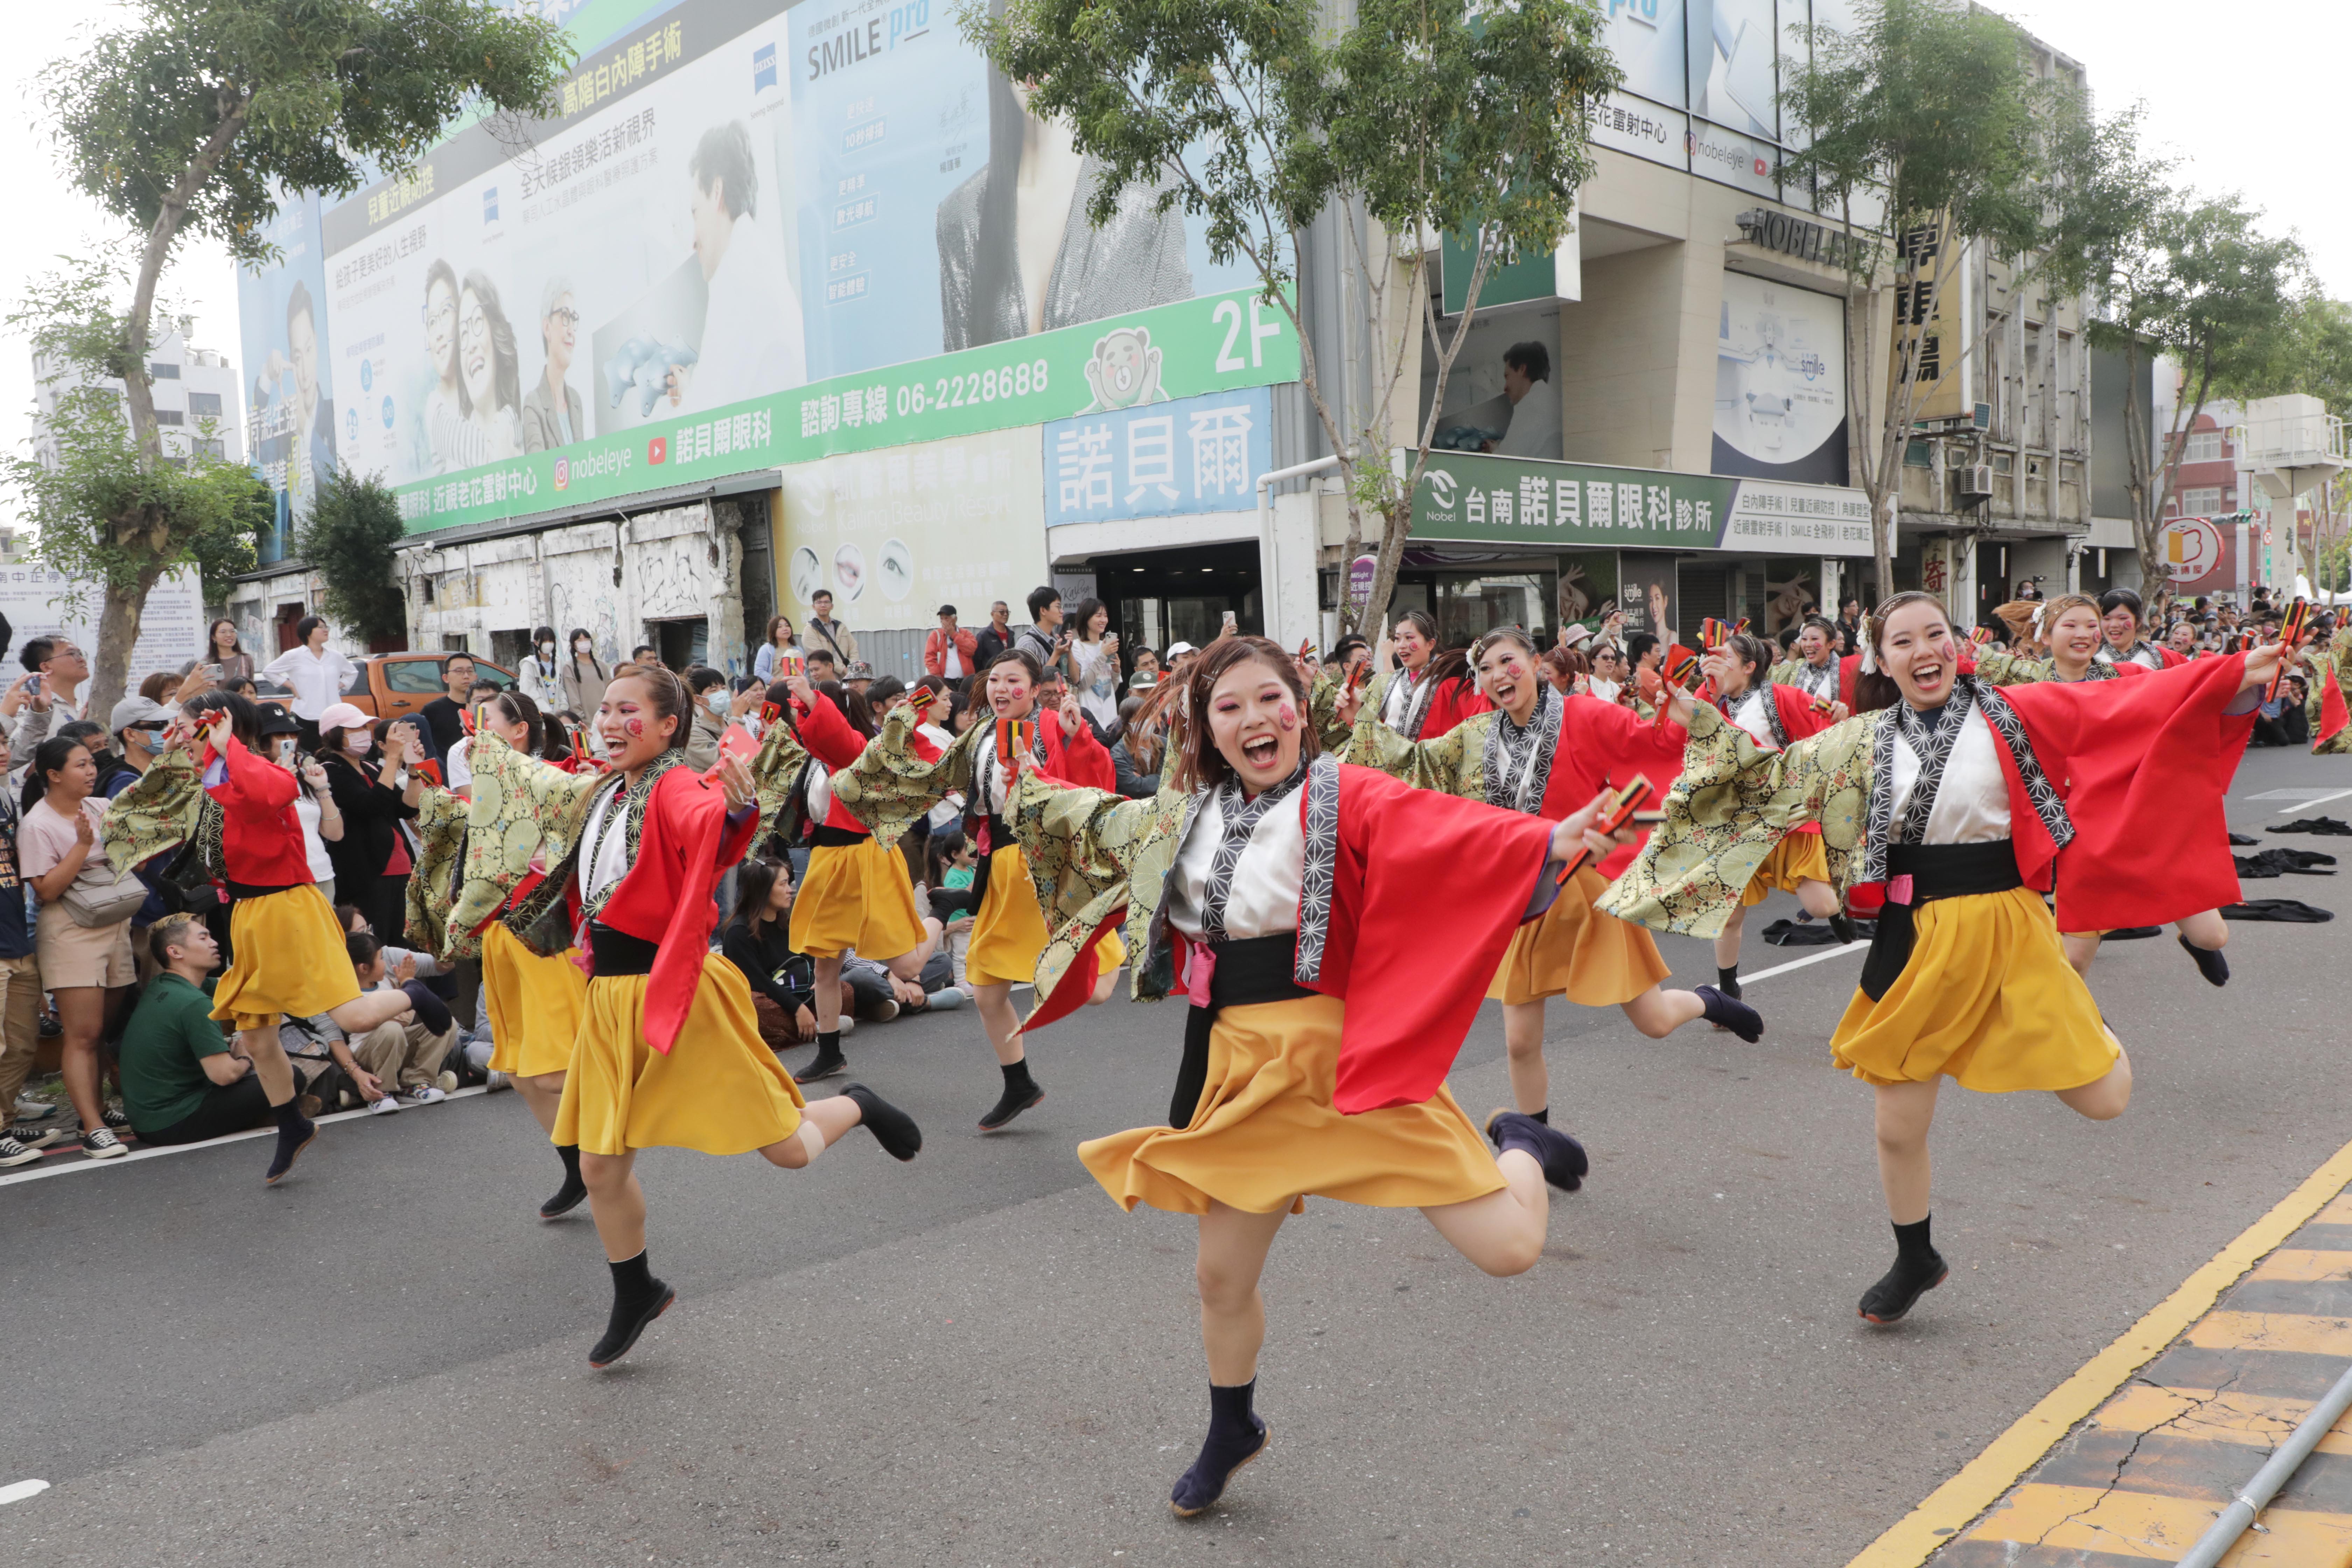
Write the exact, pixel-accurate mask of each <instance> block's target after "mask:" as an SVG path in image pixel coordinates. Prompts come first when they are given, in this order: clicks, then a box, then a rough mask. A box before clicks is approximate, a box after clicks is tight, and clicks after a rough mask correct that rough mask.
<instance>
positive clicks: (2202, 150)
mask: <svg viewBox="0 0 2352 1568" xmlns="http://www.w3.org/2000/svg"><path fill="white" fill-rule="evenodd" d="M1996 8H1997V9H2000V10H2002V11H2004V12H2006V13H2007V14H2008V15H2009V16H2012V17H2014V18H2015V19H2016V20H2017V21H2018V22H2019V23H2021V25H2023V26H2026V27H2028V28H2030V29H2032V31H2033V32H2034V33H2036V34H2037V35H2039V36H2040V37H2042V38H2043V39H2044V40H2045V41H2047V42H2048V43H2050V44H2052V45H2053V46H2054V47H2057V48H2058V49H2059V50H2061V51H2062V52H2063V53H2066V54H2069V55H2071V56H2073V57H2074V58H2076V59H2078V60H2081V61H2082V62H2083V64H2084V67H2085V68H2087V70H2088V71H2089V73H2090V79H2091V84H2092V87H2093V89H2095V92H2096V93H2097V96H2098V101H2099V105H2100V107H2101V108H2102V109H2103V110H2116V109H2118V108H2121V107H2122V106H2123V105H2125V104H2127V103H2129V102H2131V101H2133V100H2146V101H2147V104H2148V108H2149V111H2150V113H2149V119H2148V128H2149V132H2150V134H2151V136H2152V138H2153V139H2154V140H2155V141H2157V142H2159V143H2162V144H2164V145H2167V146H2168V147H2169V148H2171V149H2172V150H2173V151H2174V152H2176V153H2179V155H2180V156H2181V157H2182V158H2183V159H2184V160H2185V166H2184V168H2183V170H2182V173H2181V174H2179V176H2178V178H2179V179H2181V180H2183V181H2185V182H2186V183H2187V184H2191V185H2194V186H2195V187H2197V188H2199V189H2200V190H2206V191H2222V190H2230V189H2236V190H2240V191H2242V192H2244V193H2245V195H2247V197H2248V198H2249V199H2250V200H2251V201H2252V202H2253V203H2254V205H2257V206H2259V207H2261V208H2262V209H2263V211H2264V212H2265V213H2267V214H2268V216H2269V220H2270V223H2271V224H2272V226H2273V227H2275V228H2279V229H2292V230H2294V231H2295V232H2296V233H2298V234H2299V235H2300V236H2301V237H2302V239H2303V242H2304V244H2305V247H2307V248H2308V249H2309V251H2310V253H2311V257H2312V262H2313V265H2314V268H2315V270H2316V271H2317V273H2318V275H2319V278H2320V279H2321V281H2322V282H2323V283H2324V284H2325V285H2326V288H2327V289H2328V291H2329V292H2330V293H2331V294H2333V295H2335V296H2336V297H2337V298H2339V299H2352V203H2347V201H2346V200H2345V199H2344V196H2343V195H2342V192H2341V190H2340V188H2339V187H2338V186H2337V185H2336V178H2337V177H2338V175H2339V173H2340V159H2341V156H2342V154H2341V153H2340V151H2339V149H2340V146H2341V136H2340V133H2339V126H2340V124H2341V117H2342V111H2341V109H2340V107H2339V106H2338V105H2336V103H2335V102H2334V100H2333V91H2332V89H2330V88H2329V87H2328V81H2329V79H2330V77H2331V75H2332V74H2333V72H2334V71H2335V70H2336V68H2338V66H2339V63H2340V61H2341V60H2342V59H2343V58H2344V57H2345V55H2346V53H2347V45H2352V10H2347V8H2346V7H2344V6H2343V5H2339V4H2336V3H2333V0H2284V4H2279V5H2270V6H2267V7H2263V8H2259V9H2254V10H2242V9H2236V8H2230V7H2223V6H2219V5H2211V4H2202V5H2189V4H2188V3H2187V0H2064V3H2063V4H2060V3H2059V0H2027V3H2024V4H2011V5H2000V6H1998V7H1996ZM109 14H110V7H105V6H101V5H91V4H79V5H26V7H25V9H24V10H23V11H21V12H18V13H16V23H15V25H14V26H13V27H12V28H11V34H12V37H14V39H15V42H14V44H13V45H12V46H11V47H10V49H9V51H8V56H7V59H8V64H7V66H6V67H5V68H0V79H5V82H6V84H7V89H8V91H9V94H10V100H9V101H8V103H7V105H6V108H7V109H11V110H15V112H0V212H5V214H6V215H7V223H6V233H5V237H0V302H5V303H6V304H8V305H11V306H13V305H14V303H15V301H16V299H17V298H18V297H19V296H20V295H21V293H22V292H23V289H24V286H25V283H26V280H27V279H30V278H32V277H34V276H37V274H39V273H40V272H42V271H44V270H46V269H47V268H51V267H54V266H55V265H56V262H55V259H54V258H55V257H56V256H57V255H58V253H59V252H79V251H83V250H86V249H88V248H89V247H94V246H97V245H100V244H104V243H107V242H109V241H113V240H120V239H122V238H123V237H124V235H123V231H122V230H121V228H120V227H119V226H114V225H111V224H110V222H109V221H108V220H107V219H106V218H105V217H104V216H102V215H101V214H100V212H99V211H98V209H97V208H96V207H95V206H93V205H91V204H90V203H89V201H88V200H87V199H85V198H84V197H82V196H81V195H79V194H78V193H76V192H74V191H72V190H71V189H69V188H68V187H67V185H66V184H65V183H64V182H63V180H62V179H60V178H59V176H58V172H57V159H56V155H55V152H54V150H53V149H52V147H51V146H50V144H49V142H48V140H47V137H46V136H45V135H44V134H42V132H40V131H39V129H38V126H39V123H40V120H41V114H40V110H39V104H38V101H37V98H36V97H35V96H34V95H35V93H36V91H37V83H38V82H39V81H40V80H41V79H43V78H44V77H45V76H46V75H47V66H48V64H49V62H51V61H55V60H58V59H60V58H67V57H69V56H71V55H73V54H75V53H77V52H78V49H77V38H78V37H79V35H80V32H81V30H86V29H87V28H89V26H93V25H97V24H99V23H101V22H102V21H103V20H104V18H105V17H106V16H108V15H109ZM178 254H179V259H178V262H177V265H176V267H175V268H174V270H173V274H172V275H171V276H170V277H169V278H167V279H166V287H167V289H170V290H171V291H173V292H176V293H178V294H180V295H181V296H183V297H184V299H185V300H187V301H188V302H189V304H190V305H191V307H192V308H193V310H194V314H195V318H196V333H195V342H196V344H197V346H199V347H202V348H213V349H218V350H221V351H223V352H224V353H227V354H228V355H230V357H231V358H232V359H235V358H236V357H237V341H236V276H235V271H234V268H232V267H231V266H230V263H229V261H228V258H227V255H226V252H224V251H223V250H222V249H221V248H220V247H217V246H215V245H213V244H210V243H208V242H205V241H184V242H183V243H182V245H181V247H180V248H179V253H178ZM29 357H30V356H29V355H28V353H26V348H25V345H24V343H23V342H21V341H17V340H12V339H8V338H5V337H0V445H5V447H6V449H8V450H10V451H15V450H17V449H19V444H20V443H21V442H22V441H23V440H24V439H25V437H26V428H27V423H28V422H27V417H26V410H27V409H28V407H29V406H30V405H31V401H32V372H31V367H30V364H29ZM241 368H244V369H245V370H246V372H247V380H248V383H249V382H250V375H251V367H249V366H247V367H241Z"/></svg>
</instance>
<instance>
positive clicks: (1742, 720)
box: [1727, 686, 1780, 746]
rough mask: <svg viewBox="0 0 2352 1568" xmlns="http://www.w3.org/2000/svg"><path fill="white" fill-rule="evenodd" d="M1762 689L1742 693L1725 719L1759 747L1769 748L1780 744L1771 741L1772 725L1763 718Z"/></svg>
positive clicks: (1756, 688) (1763, 699)
mask: <svg viewBox="0 0 2352 1568" xmlns="http://www.w3.org/2000/svg"><path fill="white" fill-rule="evenodd" d="M1764 701H1765V698H1764V688H1762V687H1760V686H1759V687H1755V688H1752V689H1749V690H1748V691H1746V692H1743V693H1742V694H1741V695H1740V697H1739V699H1738V700H1737V701H1735V702H1734V703H1732V705H1731V711H1730V713H1729V714H1728V715H1727V717H1728V718H1729V719H1730V721H1732V722H1733V723H1735V724H1737V725H1738V726H1739V727H1740V728H1741V729H1743V730H1745V731H1748V733H1749V734H1750V735H1753V736H1754V737H1755V738H1756V742H1757V743H1758V744H1759V745H1764V746H1771V745H1778V744H1779V743H1780V742H1776V741H1775V740H1773V739H1772V724H1771V721H1769V720H1768V719H1767V718H1765V716H1764Z"/></svg>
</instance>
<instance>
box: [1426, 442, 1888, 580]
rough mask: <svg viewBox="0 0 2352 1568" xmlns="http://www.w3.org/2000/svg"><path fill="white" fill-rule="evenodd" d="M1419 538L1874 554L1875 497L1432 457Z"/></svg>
mask: <svg viewBox="0 0 2352 1568" xmlns="http://www.w3.org/2000/svg"><path fill="white" fill-rule="evenodd" d="M1412 537H1413V538H1415V539H1432V540H1437V539H1444V540H1459V541H1463V542H1475V543H1481V544H1509V545H1524V546H1527V547H1529V548H1532V549H1538V550H1549V549H1552V548H1555V547H1559V546H1570V547H1574V546H1581V545H1613V546H1619V547H1622V548H1638V549H1651V550H1660V549H1664V550H1728V551H1736V552H1739V553H1742V554H1758V555H1867V554H1869V553H1870V500H1869V498H1868V497H1867V496H1865V495H1864V494H1863V492H1862V491H1860V490H1857V489H1845V488H1843V487H1841V486H1834V485H1800V484H1789V483H1786V482H1781V481H1775V480H1771V479H1746V478H1738V479H1734V478H1728V477H1724V476H1719V475H1715V474H1678V473H1670V472H1665V471H1663V470H1660V469H1656V468H1602V467H1601V466H1599V465H1598V464H1593V463H1560V462H1552V461H1549V460H1546V459H1541V458H1497V457H1490V456H1487V455H1486V454H1484V453H1478V452H1433V453H1432V454H1430V458H1429V466H1428V467H1427V468H1424V469H1423V471H1422V476H1421V484H1420V485H1419V487H1418V488H1416V489H1414V491H1413V495H1412ZM1628 592H1629V593H1630V590H1629V591H1628Z"/></svg>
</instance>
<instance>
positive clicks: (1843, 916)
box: [1830, 910, 1862, 947]
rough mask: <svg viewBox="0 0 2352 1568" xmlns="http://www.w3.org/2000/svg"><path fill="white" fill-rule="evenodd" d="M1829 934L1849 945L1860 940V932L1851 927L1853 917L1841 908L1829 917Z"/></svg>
mask: <svg viewBox="0 0 2352 1568" xmlns="http://www.w3.org/2000/svg"><path fill="white" fill-rule="evenodd" d="M1830 934H1831V935H1832V936H1833V937H1835V938H1837V939H1838V941H1840V942H1844V943H1845V944H1846V945H1847V946H1849V947H1851V946H1853V944H1854V943H1855V942H1860V941H1861V940H1862V933H1861V932H1860V931H1855V930H1854V929H1853V916H1852V915H1850V914H1847V913H1846V912H1845V911H1844V910H1839V911H1838V912H1837V913H1835V914H1833V915H1832V916H1831V917H1830Z"/></svg>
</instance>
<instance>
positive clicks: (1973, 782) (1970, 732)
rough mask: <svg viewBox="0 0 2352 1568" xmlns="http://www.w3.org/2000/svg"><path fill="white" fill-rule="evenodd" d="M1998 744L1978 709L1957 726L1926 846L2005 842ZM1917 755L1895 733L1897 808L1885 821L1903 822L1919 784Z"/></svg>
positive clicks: (2005, 799)
mask: <svg viewBox="0 0 2352 1568" xmlns="http://www.w3.org/2000/svg"><path fill="white" fill-rule="evenodd" d="M1999 748H2000V740H1999V739H1998V738H1997V737H1996V736H1995V735H1994V734H1993V732H1992V726H1991V724H1990V723H1988V722H1987V721H1986V720H1985V716H1984V711H1983V710H1981V709H1978V710H1973V711H1971V712H1970V713H1969V717H1968V721H1967V722H1966V723H1964V724H1962V725H1961V726H1960V735H1959V739H1958V740H1956V741H1954V742H1952V754H1951V755H1950V756H1949V757H1948V758H1946V759H1945V761H1944V777H1943V780H1942V782H1941V783H1939V784H1937V787H1936V805H1935V809H1934V810H1932V811H1930V812H1929V813H1928V814H1927V837H1926V838H1925V839H1924V840H1923V842H1925V843H1928V844H1984V843H1989V842H1990V841H1992V840H1994V839H1999V838H2007V837H2009V836H2010V833H2009V778H2008V775H2007V774H2005V773H2003V772H2002V771H2001V766H2000V750H1999ZM1919 765H1920V764H1919V753H1918V752H1916V751H1913V750H1912V749H1911V742H1908V741H1906V740H1905V739H1904V738H1903V732H1902V731H1900V730H1898V731H1895V809H1894V812H1893V814H1892V816H1891V817H1890V818H1889V820H1891V821H1894V822H1900V821H1902V820H1903V810H1904V807H1905V805H1906V804H1908V803H1909V801H1910V799H1911V788H1912V786H1913V785H1914V784H1917V783H1918V782H1919Z"/></svg>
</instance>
